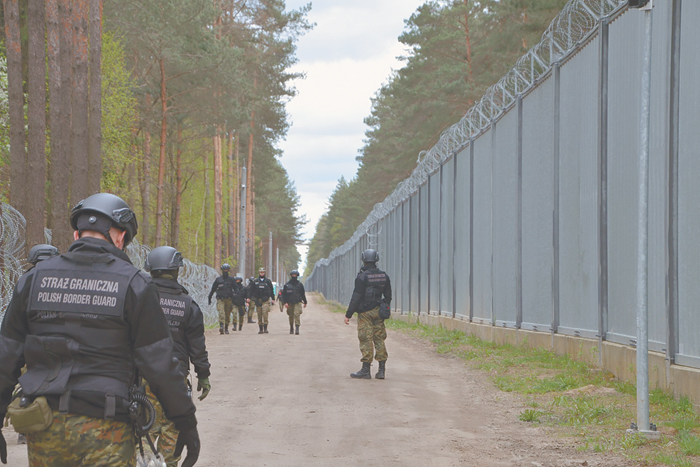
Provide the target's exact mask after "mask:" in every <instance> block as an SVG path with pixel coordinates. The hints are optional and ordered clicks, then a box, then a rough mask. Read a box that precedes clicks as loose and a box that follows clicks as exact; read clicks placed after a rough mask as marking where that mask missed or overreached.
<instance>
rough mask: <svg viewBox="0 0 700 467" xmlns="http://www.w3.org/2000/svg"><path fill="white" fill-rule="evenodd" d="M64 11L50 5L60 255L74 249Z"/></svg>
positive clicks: (55, 230) (52, 213)
mask: <svg viewBox="0 0 700 467" xmlns="http://www.w3.org/2000/svg"><path fill="white" fill-rule="evenodd" d="M62 14H63V7H62V6H59V1H58V0H47V2H46V26H47V32H46V39H47V51H48V63H49V130H50V134H51V155H50V157H51V163H50V166H49V169H50V170H49V203H50V206H49V207H48V209H47V212H48V224H49V228H50V229H51V234H52V239H51V243H53V245H54V246H55V247H56V248H58V250H59V251H66V250H67V249H68V246H69V245H70V224H69V223H68V208H69V206H68V188H69V186H70V185H69V184H70V163H69V162H68V160H67V151H66V149H65V146H64V141H65V139H66V138H65V136H64V133H65V131H66V130H65V128H66V127H68V126H69V124H70V117H68V118H67V120H68V121H67V122H66V121H65V120H66V115H68V116H70V113H69V112H66V111H65V109H63V108H62V100H63V97H62V89H63V82H62V79H63V78H62V73H61V31H62V28H61V24H62V17H61V15H62Z"/></svg>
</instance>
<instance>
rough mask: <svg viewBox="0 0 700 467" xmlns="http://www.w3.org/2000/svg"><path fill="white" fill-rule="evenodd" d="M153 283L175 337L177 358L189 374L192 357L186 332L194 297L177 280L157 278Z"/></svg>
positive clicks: (183, 370) (182, 368) (181, 367)
mask: <svg viewBox="0 0 700 467" xmlns="http://www.w3.org/2000/svg"><path fill="white" fill-rule="evenodd" d="M153 282H154V283H155V284H156V286H157V287H158V292H159V293H160V307H161V308H162V310H163V314H165V319H166V321H168V325H169V326H170V333H171V334H172V335H173V343H174V350H175V352H174V353H175V357H176V358H177V359H178V361H179V362H180V369H181V370H182V372H183V373H184V374H187V373H188V371H189V368H190V356H189V352H188V349H187V338H186V336H185V331H186V327H187V322H188V321H189V319H190V315H191V314H192V297H190V296H189V295H188V294H187V290H186V289H185V288H184V287H183V286H182V285H180V284H179V283H178V282H177V281H175V280H172V279H163V278H156V279H153Z"/></svg>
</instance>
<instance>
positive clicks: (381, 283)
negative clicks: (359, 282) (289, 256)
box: [361, 268, 389, 311]
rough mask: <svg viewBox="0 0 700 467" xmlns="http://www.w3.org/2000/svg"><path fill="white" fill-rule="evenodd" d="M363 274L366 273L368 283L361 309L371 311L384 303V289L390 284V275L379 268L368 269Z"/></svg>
mask: <svg viewBox="0 0 700 467" xmlns="http://www.w3.org/2000/svg"><path fill="white" fill-rule="evenodd" d="M361 274H364V276H365V281H366V283H367V288H366V289H365V296H364V297H362V306H361V310H362V311H369V310H371V309H373V308H376V307H378V306H379V304H380V303H382V301H383V297H384V290H386V286H387V284H389V276H387V275H386V273H385V272H384V271H382V270H381V269H378V268H372V269H367V270H365V271H363V272H362V273H361Z"/></svg>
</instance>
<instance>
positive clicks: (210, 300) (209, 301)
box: [209, 297, 211, 305]
mask: <svg viewBox="0 0 700 467" xmlns="http://www.w3.org/2000/svg"><path fill="white" fill-rule="evenodd" d="M209 304H210V305H211V297H209Z"/></svg>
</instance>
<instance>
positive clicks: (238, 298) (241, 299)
mask: <svg viewBox="0 0 700 467" xmlns="http://www.w3.org/2000/svg"><path fill="white" fill-rule="evenodd" d="M231 301H232V302H233V304H234V305H239V306H242V305H245V287H243V284H237V283H236V284H234V285H233V299H232V300H231Z"/></svg>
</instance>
